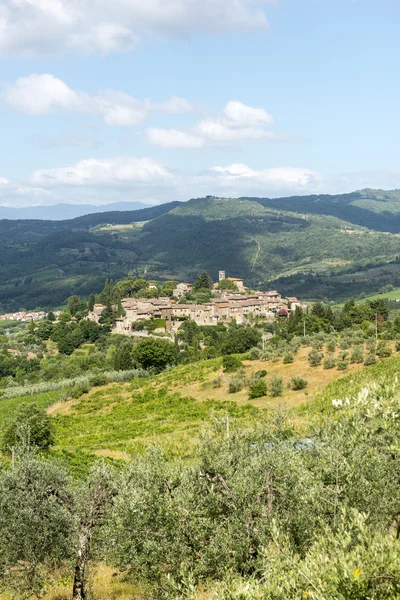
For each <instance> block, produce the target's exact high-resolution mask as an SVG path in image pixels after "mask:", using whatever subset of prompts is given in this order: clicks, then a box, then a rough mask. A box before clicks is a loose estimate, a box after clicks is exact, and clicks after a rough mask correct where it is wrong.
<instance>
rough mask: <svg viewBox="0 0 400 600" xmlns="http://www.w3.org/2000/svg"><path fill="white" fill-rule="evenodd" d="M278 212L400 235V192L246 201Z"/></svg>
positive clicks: (366, 192) (353, 193)
mask: <svg viewBox="0 0 400 600" xmlns="http://www.w3.org/2000/svg"><path fill="white" fill-rule="evenodd" d="M245 199H247V200H252V201H254V202H258V203H260V204H262V205H263V206H266V207H269V208H275V209H277V210H290V211H294V212H300V213H311V214H316V215H331V216H333V217H337V218H339V219H343V220H345V221H349V222H350V223H353V224H354V225H360V226H362V227H368V228H369V229H375V230H376V231H390V232H392V233H399V232H400V190H392V191H385V190H371V189H365V190H359V191H357V192H352V193H351V194H340V195H335V196H332V195H328V194H325V195H324V194H322V195H319V196H291V197H289V198H245Z"/></svg>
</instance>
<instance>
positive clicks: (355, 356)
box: [350, 346, 364, 363]
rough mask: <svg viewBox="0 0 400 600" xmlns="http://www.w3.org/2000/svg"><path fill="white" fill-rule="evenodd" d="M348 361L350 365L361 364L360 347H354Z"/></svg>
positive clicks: (362, 359) (361, 353)
mask: <svg viewBox="0 0 400 600" xmlns="http://www.w3.org/2000/svg"><path fill="white" fill-rule="evenodd" d="M350 360H351V362H352V363H362V362H363V361H364V348H363V347H362V346H356V347H355V348H354V350H353V352H352V353H351V358H350Z"/></svg>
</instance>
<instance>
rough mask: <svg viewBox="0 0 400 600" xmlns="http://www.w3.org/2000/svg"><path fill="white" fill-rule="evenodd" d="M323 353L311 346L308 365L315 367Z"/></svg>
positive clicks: (320, 360)
mask: <svg viewBox="0 0 400 600" xmlns="http://www.w3.org/2000/svg"><path fill="white" fill-rule="evenodd" d="M323 358H324V355H323V354H322V352H318V351H317V350H315V348H313V349H312V350H311V352H309V354H308V362H309V365H310V367H317V366H318V365H320V364H321V362H322V359H323Z"/></svg>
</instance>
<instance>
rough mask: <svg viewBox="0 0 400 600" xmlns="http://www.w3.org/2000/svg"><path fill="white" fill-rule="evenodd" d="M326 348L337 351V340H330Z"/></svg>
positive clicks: (329, 350)
mask: <svg viewBox="0 0 400 600" xmlns="http://www.w3.org/2000/svg"><path fill="white" fill-rule="evenodd" d="M326 349H327V351H328V352H335V350H336V341H335V340H330V341H329V342H328V343H327V345H326Z"/></svg>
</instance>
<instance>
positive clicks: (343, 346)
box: [340, 340, 350, 350]
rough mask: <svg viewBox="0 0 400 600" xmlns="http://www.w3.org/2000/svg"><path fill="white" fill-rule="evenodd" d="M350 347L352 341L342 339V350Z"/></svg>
mask: <svg viewBox="0 0 400 600" xmlns="http://www.w3.org/2000/svg"><path fill="white" fill-rule="evenodd" d="M349 348H350V341H349V340H342V341H341V342H340V349H341V350H348V349H349Z"/></svg>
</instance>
